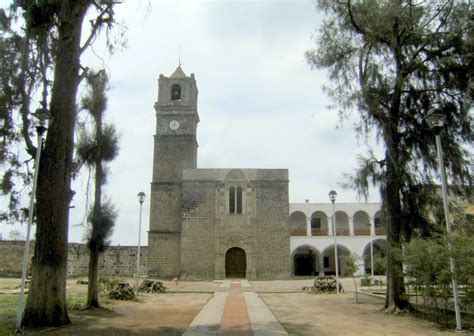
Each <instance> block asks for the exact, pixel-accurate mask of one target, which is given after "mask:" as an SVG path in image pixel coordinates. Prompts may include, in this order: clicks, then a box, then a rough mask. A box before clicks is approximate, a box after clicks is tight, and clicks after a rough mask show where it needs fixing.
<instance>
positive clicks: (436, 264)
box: [404, 237, 473, 326]
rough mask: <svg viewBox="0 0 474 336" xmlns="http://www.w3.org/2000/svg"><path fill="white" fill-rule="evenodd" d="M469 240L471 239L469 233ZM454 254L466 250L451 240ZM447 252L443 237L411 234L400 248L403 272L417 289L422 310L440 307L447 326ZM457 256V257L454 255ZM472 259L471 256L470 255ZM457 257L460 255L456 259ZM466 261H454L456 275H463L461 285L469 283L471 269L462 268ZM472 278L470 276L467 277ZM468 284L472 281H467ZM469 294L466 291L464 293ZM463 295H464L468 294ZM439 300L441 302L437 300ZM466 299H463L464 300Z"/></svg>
mask: <svg viewBox="0 0 474 336" xmlns="http://www.w3.org/2000/svg"><path fill="white" fill-rule="evenodd" d="M470 242H471V243H472V242H473V239H472V237H471V241H470ZM453 246H454V251H457V252H455V253H454V254H458V255H459V256H460V255H463V254H464V253H466V252H472V248H470V250H471V251H469V248H468V249H466V246H462V245H461V244H455V245H453ZM449 257H450V252H449V249H448V248H447V241H446V239H445V238H440V237H436V238H430V239H426V238H425V239H423V238H415V239H413V240H412V241H410V243H409V244H407V246H406V248H405V250H404V262H405V265H406V274H407V276H409V277H410V279H411V282H412V284H413V286H415V288H416V292H420V293H421V295H422V297H423V310H424V311H430V310H432V308H434V309H435V311H436V310H439V309H441V308H442V309H443V310H444V320H445V324H446V326H447V323H448V317H449V310H452V309H453V306H452V297H453V292H452V277H451V270H450V262H449ZM457 259H458V258H457ZM470 259H471V262H472V256H471V257H470ZM459 260H460V259H459ZM468 264H469V262H468V263H465V262H461V265H463V266H461V267H459V266H460V265H458V270H457V275H458V277H459V278H461V279H463V281H461V282H462V283H463V284H465V285H469V281H468V278H469V273H471V274H470V275H471V277H472V270H466V269H465V268H464V267H465V266H467V265H468ZM471 281H472V278H471ZM470 284H471V286H472V282H471V283H470ZM465 290H466V293H469V292H471V289H469V287H466V288H465ZM468 296H469V295H468ZM468 296H467V297H466V299H467V298H468ZM441 303H442V306H440V304H441ZM464 303H466V302H464Z"/></svg>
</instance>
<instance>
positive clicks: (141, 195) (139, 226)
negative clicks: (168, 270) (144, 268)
mask: <svg viewBox="0 0 474 336" xmlns="http://www.w3.org/2000/svg"><path fill="white" fill-rule="evenodd" d="M137 196H138V202H139V203H140V220H139V221H138V248H137V295H138V283H139V280H140V236H141V232H142V206H143V202H144V201H145V197H146V195H145V193H144V192H143V191H140V192H139V193H138V195H137Z"/></svg>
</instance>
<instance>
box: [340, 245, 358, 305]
mask: <svg viewBox="0 0 474 336" xmlns="http://www.w3.org/2000/svg"><path fill="white" fill-rule="evenodd" d="M360 261H361V258H360V257H359V256H358V255H357V254H355V253H352V254H349V255H345V256H343V257H342V264H343V267H344V273H345V275H349V276H350V277H351V278H352V281H354V288H355V295H356V302H357V303H359V294H358V292H357V282H356V280H355V273H356V272H357V269H358V268H359V264H360Z"/></svg>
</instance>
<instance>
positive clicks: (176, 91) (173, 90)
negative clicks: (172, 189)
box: [171, 84, 181, 100]
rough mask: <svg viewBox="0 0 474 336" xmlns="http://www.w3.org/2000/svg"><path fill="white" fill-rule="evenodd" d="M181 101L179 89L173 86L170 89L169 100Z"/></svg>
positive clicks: (176, 85)
mask: <svg viewBox="0 0 474 336" xmlns="http://www.w3.org/2000/svg"><path fill="white" fill-rule="evenodd" d="M180 99H181V87H180V86H179V85H178V84H174V85H173V86H172V87H171V100H180Z"/></svg>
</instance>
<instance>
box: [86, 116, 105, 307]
mask: <svg viewBox="0 0 474 336" xmlns="http://www.w3.org/2000/svg"><path fill="white" fill-rule="evenodd" d="M102 113H103V111H99V112H98V114H97V115H96V116H95V122H96V125H95V128H96V144H97V152H96V158H95V191H94V211H96V213H98V211H100V210H101V206H102V184H103V181H104V174H103V169H102V161H101V159H102V154H101V146H102ZM91 225H92V233H91V238H90V241H89V244H88V245H89V279H88V284H89V286H88V287H87V303H86V307H87V308H98V307H99V299H98V295H97V291H98V288H97V278H98V275H99V267H98V266H99V265H98V262H99V251H98V248H97V246H98V244H101V243H103V242H100V241H97V237H98V234H97V232H98V231H100V230H101V228H99V227H98V225H99V223H97V222H96V221H92V223H91Z"/></svg>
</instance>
